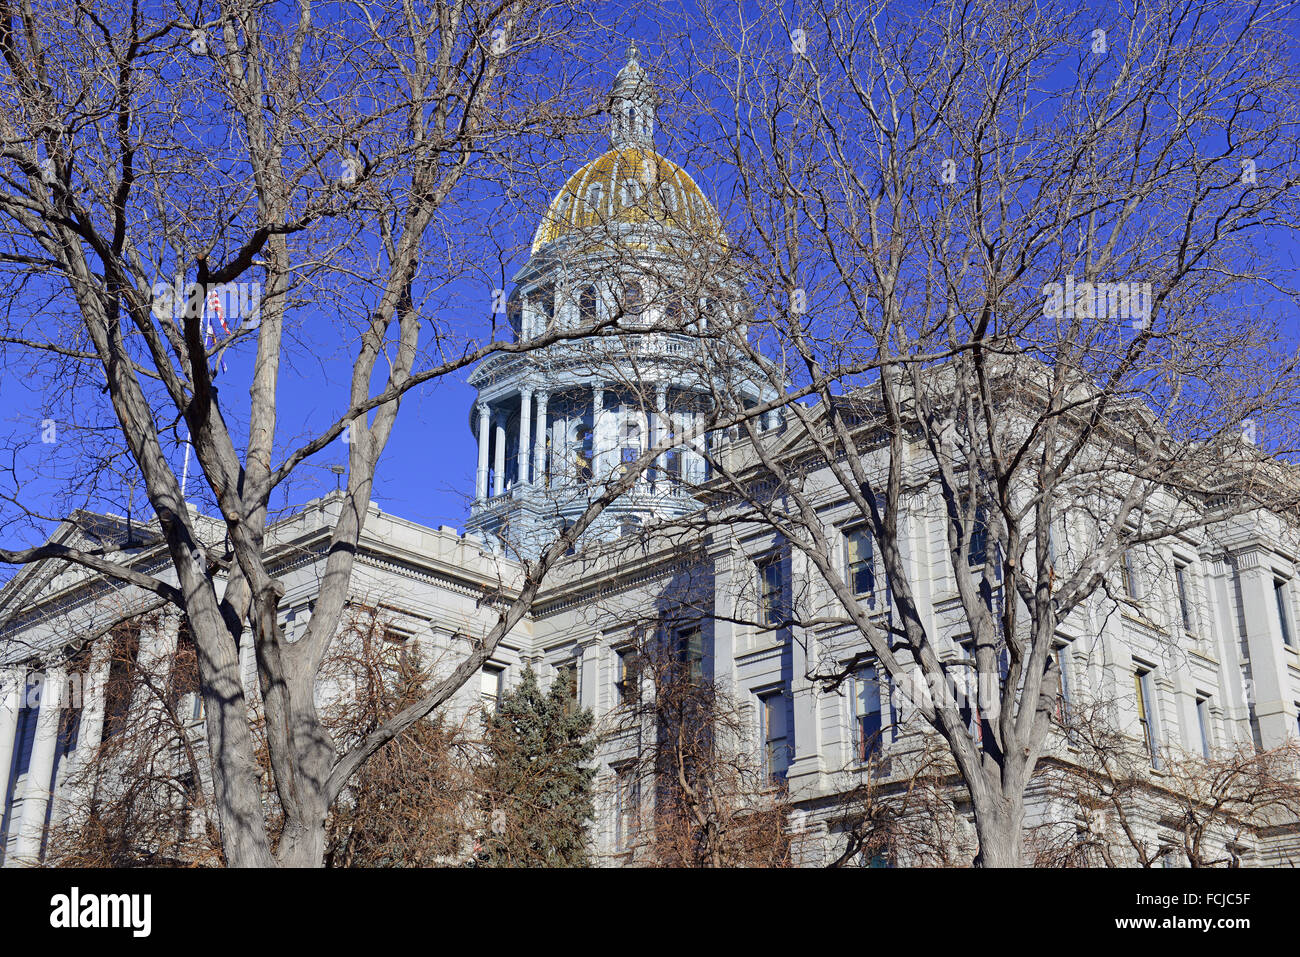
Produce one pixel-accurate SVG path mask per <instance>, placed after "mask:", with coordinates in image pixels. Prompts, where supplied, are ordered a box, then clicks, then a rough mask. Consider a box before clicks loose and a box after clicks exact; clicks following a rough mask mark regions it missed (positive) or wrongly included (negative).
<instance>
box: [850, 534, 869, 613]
mask: <svg viewBox="0 0 1300 957" xmlns="http://www.w3.org/2000/svg"><path fill="white" fill-rule="evenodd" d="M844 548H845V564H846V566H847V568H848V573H849V574H848V578H849V587H850V588H851V589H853V594H854V595H857V596H858V597H864V596H865V597H866V598H869V599H874V598H875V592H876V566H875V556H874V554H873V552H872V546H871V532H870V530H869V529H867V528H865V527H860V528H854V529H850V530H849V531H848V532H846V533H845V535H844ZM871 604H872V605H874V604H875V602H874V600H873V601H872V602H871Z"/></svg>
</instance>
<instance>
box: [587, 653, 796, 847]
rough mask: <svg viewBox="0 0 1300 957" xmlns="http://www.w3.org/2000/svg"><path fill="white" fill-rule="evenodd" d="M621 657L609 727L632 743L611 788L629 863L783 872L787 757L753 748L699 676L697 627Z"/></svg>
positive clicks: (738, 714) (731, 709)
mask: <svg viewBox="0 0 1300 957" xmlns="http://www.w3.org/2000/svg"><path fill="white" fill-rule="evenodd" d="M624 654H625V655H631V656H633V657H629V658H628V660H629V661H634V662H635V663H634V664H633V665H632V666H631V668H632V670H631V671H630V672H629V673H628V674H627V675H625V676H624V678H623V679H622V680H623V682H624V685H625V704H624V706H623V707H622V708H620V709H619V710H618V711H616V712H614V713H613V716H612V717H613V721H614V727H613V728H612V729H611V730H612V733H614V734H616V735H619V736H621V737H622V738H623V739H624V741H631V742H633V744H632V750H631V751H630V752H629V753H628V754H627V755H626V757H625V758H624V759H623V760H622V761H621V762H620V763H619V764H618V766H617V775H616V780H615V784H614V786H615V787H622V788H625V791H624V793H623V795H622V796H621V798H620V805H619V809H618V812H617V813H619V814H621V815H622V818H623V819H622V820H620V821H618V822H617V825H618V826H619V827H620V828H621V829H622V830H623V831H624V840H623V844H624V850H625V851H626V852H628V853H629V854H630V859H631V861H632V862H633V863H637V864H645V865H650V866H658V867H708V868H714V867H786V866H789V865H790V863H791V860H792V859H791V844H790V833H789V815H790V806H789V803H788V801H787V799H786V794H785V788H784V784H783V781H782V778H781V769H782V768H783V767H784V763H783V762H785V761H786V760H788V759H787V757H786V756H785V755H783V754H781V755H778V754H767V755H764V754H762V753H760V752H759V751H758V750H757V749H756V748H755V747H754V745H753V742H754V735H753V733H752V731H753V728H752V717H751V716H749V715H748V714H747V712H746V710H745V709H744V708H742V707H741V705H740V704H739V702H737V701H736V700H735V699H734V698H733V697H732V696H731V695H730V694H729V693H728V692H727V690H726V689H725V688H724V687H721V686H720V685H719V683H718V682H716V681H714V680H712V679H711V678H709V677H708V676H707V674H706V669H705V661H704V647H703V641H702V631H701V630H700V629H699V628H695V629H688V630H687V631H686V632H678V633H676V634H673V635H664V634H661V633H658V632H657V631H654V630H649V631H647V632H646V633H645V637H643V638H642V640H641V641H640V642H639V643H638V644H637V646H636V647H635V648H629V649H627V650H625V652H624Z"/></svg>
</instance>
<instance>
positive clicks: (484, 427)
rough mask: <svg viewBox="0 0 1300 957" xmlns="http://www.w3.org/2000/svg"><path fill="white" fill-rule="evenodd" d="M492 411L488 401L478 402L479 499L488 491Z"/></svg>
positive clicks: (475, 485)
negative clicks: (489, 422) (489, 424)
mask: <svg viewBox="0 0 1300 957" xmlns="http://www.w3.org/2000/svg"><path fill="white" fill-rule="evenodd" d="M491 416H492V411H491V410H490V409H489V408H488V407H487V403H486V402H479V403H478V475H477V478H476V480H475V482H474V497H475V498H477V499H478V500H479V501H482V500H483V499H485V498H487V493H488V442H489V440H490V439H491V435H490V433H489V432H488V421H489V420H490V419H491Z"/></svg>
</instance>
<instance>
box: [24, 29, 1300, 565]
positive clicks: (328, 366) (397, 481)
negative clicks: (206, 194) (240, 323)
mask: <svg viewBox="0 0 1300 957" xmlns="http://www.w3.org/2000/svg"><path fill="white" fill-rule="evenodd" d="M673 30H674V27H673V26H672V24H670V23H667V22H659V21H649V20H642V21H639V22H637V21H633V20H627V21H624V22H621V23H619V24H618V25H617V27H616V29H614V30H611V31H610V32H609V33H607V34H606V37H607V39H606V41H605V42H604V43H603V44H602V47H601V48H600V49H597V50H594V51H591V52H590V53H589V54H586V55H584V57H583V59H584V60H586V61H588V62H584V63H581V64H579V65H577V66H576V67H575V69H574V76H575V78H576V79H577V80H578V81H579V82H581V83H584V84H586V85H587V87H588V88H589V89H590V90H592V91H596V92H597V93H602V94H603V91H604V90H606V89H608V86H609V84H610V83H611V81H612V78H613V74H614V72H615V71H616V70H617V69H618V67H619V66H621V64H622V60H623V51H624V49H625V48H626V39H627V38H629V37H635V38H636V40H637V41H638V43H639V44H640V45H641V46H642V48H643V50H644V51H645V55H644V57H643V62H645V63H646V64H647V65H649V66H651V68H652V71H653V67H654V64H655V63H656V62H662V59H663V58H665V57H671V56H675V55H681V52H682V50H683V49H684V46H683V44H682V43H681V42H680V41H679V40H676V39H674V38H673ZM574 63H577V61H576V60H575V61H574ZM569 66H574V64H573V63H571V64H569ZM677 120H678V117H677V115H676V113H675V110H674V103H673V100H672V99H671V98H666V102H665V104H664V106H663V108H662V109H661V116H660V122H661V126H662V130H661V134H660V136H659V138H658V139H659V144H660V148H661V149H662V150H663V151H664V152H665V153H666V154H667V155H669V156H670V158H673V159H676V160H678V161H680V162H682V163H683V165H684V166H686V168H687V169H688V171H689V172H691V173H692V175H694V176H695V177H696V178H697V181H698V182H699V183H700V185H701V186H702V188H703V189H704V190H705V192H706V194H707V195H710V196H711V197H714V198H715V200H717V201H718V206H719V208H720V212H721V214H722V216H723V218H724V221H727V220H728V218H729V215H730V214H729V203H728V201H727V196H728V193H729V191H730V188H731V186H732V185H733V184H731V183H730V182H729V181H728V180H727V179H726V175H725V172H723V171H721V170H719V169H717V168H708V167H706V168H700V167H699V166H698V165H696V164H695V162H694V160H695V158H696V157H695V156H694V155H692V151H686V152H685V155H683V153H682V152H680V151H678V150H675V149H674V147H673V143H674V141H675V140H676V139H678V136H677V130H676V128H675V123H676V122H677ZM685 139H686V140H690V139H691V137H689V136H688V137H685ZM606 148H607V143H606V140H605V137H604V133H603V123H601V122H599V121H592V122H590V123H588V124H587V125H586V127H585V128H584V130H583V131H582V132H581V133H579V134H575V135H574V136H572V137H571V142H570V144H569V147H568V149H567V150H566V151H565V152H567V154H568V157H567V160H566V162H565V163H563V164H558V165H555V166H552V167H549V168H546V169H544V170H543V176H542V178H543V180H544V182H543V183H541V184H539V185H538V186H537V187H536V189H535V190H533V191H531V192H532V193H533V195H531V197H524V198H519V197H516V198H510V197H507V196H505V195H504V194H502V193H501V192H497V193H495V194H493V193H492V192H490V191H489V192H487V193H484V194H482V195H479V196H476V197H475V198H474V199H473V200H472V201H471V202H469V203H467V205H466V206H465V207H464V208H463V209H461V210H460V211H459V213H458V214H459V215H462V216H473V215H474V214H475V211H476V209H477V210H479V211H483V212H489V211H490V212H491V214H492V215H493V216H495V217H496V218H497V219H498V222H499V226H498V227H497V234H496V235H495V240H496V242H497V244H498V245H499V246H500V250H501V251H500V257H499V260H498V261H492V262H480V263H478V269H477V271H476V272H475V273H471V274H469V275H467V276H465V277H463V278H461V279H458V280H457V281H455V282H452V283H450V284H448V285H447V286H445V287H444V288H442V289H440V290H439V291H438V293H437V299H436V306H437V314H438V315H439V316H440V317H441V319H442V321H444V322H446V323H448V324H449V325H450V326H451V327H452V328H455V329H457V330H459V331H460V332H461V333H463V334H464V335H465V336H470V335H483V334H486V333H487V331H488V330H489V327H490V323H491V321H492V317H491V308H490V303H491V297H492V290H493V288H494V287H495V286H497V285H499V284H500V276H501V274H502V271H503V270H504V272H505V275H506V276H509V275H512V274H513V273H514V271H515V270H516V269H518V268H519V267H520V266H521V265H522V264H523V262H524V259H525V257H526V252H527V247H528V244H529V242H530V241H531V238H532V232H533V230H534V228H535V226H536V224H537V221H538V218H539V216H540V212H541V210H542V209H543V208H544V206H545V204H546V202H547V201H548V200H549V198H550V197H551V196H552V195H553V193H554V191H555V190H556V189H557V188H558V187H559V186H560V185H561V184H562V183H563V181H564V179H565V178H566V177H567V176H568V174H569V173H571V172H572V171H573V169H574V168H576V165H577V163H578V162H579V159H580V158H581V157H588V158H589V157H594V156H596V155H598V154H599V153H600V152H602V151H603V150H604V149H606ZM447 239H448V240H450V241H451V242H453V243H454V241H455V238H454V234H452V233H449V234H448V235H447ZM439 241H440V239H439V237H436V236H435V237H432V238H431V240H430V243H431V258H433V259H436V258H437V252H438V249H437V243H438V242H439ZM1270 253H1271V255H1272V256H1273V259H1274V263H1275V265H1276V267H1277V268H1278V272H1279V273H1280V274H1282V275H1284V276H1286V278H1285V279H1284V280H1283V281H1284V282H1285V283H1289V284H1291V285H1296V284H1297V282H1296V277H1297V275H1300V244H1297V242H1296V240H1295V236H1294V233H1291V234H1289V235H1288V234H1285V233H1278V234H1277V235H1276V237H1275V240H1274V243H1273V244H1272V246H1271V249H1270ZM330 309H331V304H330V303H328V302H322V303H319V304H318V310H319V311H318V320H317V317H315V316H312V315H307V316H305V317H303V321H302V322H301V323H300V331H299V334H300V336H301V337H302V339H303V342H304V348H303V349H301V350H299V352H298V353H297V354H296V355H295V356H294V357H293V358H292V361H290V362H287V363H286V365H285V366H284V368H283V369H282V373H281V387H280V395H281V404H280V422H281V429H280V432H281V434H280V440H281V442H282V443H287V442H289V441H290V440H293V439H298V440H301V437H302V436H304V435H307V434H310V433H311V432H313V431H315V430H317V429H319V428H320V427H322V426H324V425H326V424H327V423H329V422H331V421H333V420H334V418H335V417H336V416H337V415H338V413H339V412H340V410H341V406H342V398H343V396H344V395H345V390H346V385H347V381H348V377H349V374H350V368H351V359H352V350H351V349H349V348H348V343H347V342H346V340H344V339H342V338H340V336H339V331H338V330H339V328H340V326H339V324H338V323H337V321H336V320H337V318H338V317H336V316H334V315H331V313H330ZM1273 314H1274V315H1278V316H1280V317H1282V318H1281V321H1283V322H1284V323H1286V324H1287V325H1288V326H1289V328H1290V332H1291V333H1292V335H1293V338H1295V339H1297V340H1300V319H1298V318H1297V314H1296V311H1295V309H1294V307H1293V306H1291V307H1286V306H1285V304H1283V305H1282V306H1279V307H1277V308H1276V310H1275V311H1273ZM425 341H426V342H427V338H426V340H425ZM251 357H252V346H251V344H245V345H243V346H241V347H239V348H237V349H234V350H232V351H231V352H230V353H229V354H228V355H227V357H226V361H227V366H228V368H227V371H224V372H223V373H222V374H221V375H220V377H219V379H218V382H217V384H218V386H219V387H220V388H221V389H222V390H223V402H224V403H225V404H226V406H227V408H228V409H229V412H228V417H229V418H230V419H232V420H238V419H240V418H241V416H240V413H239V409H240V406H241V400H243V397H244V396H245V395H246V392H245V390H246V386H247V382H248V373H249V363H250V361H251ZM467 375H468V370H466V371H464V372H461V373H457V374H454V375H451V376H448V377H446V378H444V379H442V380H440V381H437V382H435V383H431V384H428V385H425V386H423V387H421V388H419V389H417V390H415V391H414V392H412V393H410V394H408V396H407V397H406V398H405V400H404V402H403V406H402V410H401V413H400V415H399V416H398V420H397V425H396V427H395V429H394V431H393V434H392V438H391V440H390V442H389V444H388V448H387V450H386V452H385V454H384V458H383V460H382V461H381V463H380V467H379V470H378V473H377V476H376V485H375V491H374V499H375V501H376V502H377V504H378V505H379V506H380V507H381V508H382V509H384V510H385V511H389V512H393V513H396V514H399V515H401V516H403V517H406V518H409V519H411V520H414V521H417V522H421V523H424V524H427V525H432V526H438V525H451V526H453V527H457V528H462V527H463V525H464V521H465V518H466V516H467V513H468V508H469V501H470V496H471V495H472V491H473V487H474V470H475V463H476V451H475V442H474V437H473V435H472V434H471V431H470V428H469V409H470V406H471V404H472V403H473V401H474V393H473V390H472V389H470V388H469V387H468V385H467V384H466V377H467ZM46 395H47V392H46V389H45V384H44V383H39V382H36V381H34V380H32V379H31V378H30V377H28V376H27V375H25V373H24V370H23V369H21V368H13V367H9V368H7V369H4V370H3V373H2V374H0V431H5V432H7V433H8V434H10V435H23V436H31V437H34V436H36V435H38V434H39V430H40V424H41V422H42V421H43V420H44V419H45V418H46V417H47V416H48V415H49V414H50V413H49V412H48V405H49V403H48V402H47V401H46V399H45V396H46ZM235 431H236V435H237V436H238V435H240V434H241V432H240V430H239V429H236V430H235ZM171 452H172V455H173V461H174V462H175V463H176V467H177V470H178V472H179V470H180V463H181V459H182V450H181V448H180V447H179V446H172V449H171ZM345 461H346V455H345V449H344V447H343V446H342V444H341V443H336V444H335V447H334V448H332V449H331V450H329V451H327V452H325V453H322V454H320V455H318V456H316V457H315V458H314V459H313V460H312V461H311V462H309V463H308V464H307V465H306V466H305V467H304V468H303V469H302V470H300V474H299V478H298V479H297V480H296V481H295V482H294V484H293V485H292V486H290V487H288V488H286V489H285V490H284V493H285V494H284V495H283V496H281V497H279V498H278V499H277V500H276V501H275V503H274V504H275V505H276V506H277V507H281V508H282V507H285V506H294V505H298V504H301V503H302V502H304V501H306V500H307V499H309V498H312V497H314V496H316V495H319V494H322V493H324V492H326V491H329V490H332V489H333V488H334V487H335V484H336V481H337V479H336V477H335V476H334V475H333V474H331V473H330V471H329V469H328V467H329V466H330V465H332V464H336V463H340V464H341V463H343V462H345ZM7 464H8V463H0V468H3V467H5V466H7ZM15 464H16V465H17V471H18V474H19V476H20V477H21V480H22V481H24V482H27V481H34V483H35V484H34V486H33V487H34V488H36V489H37V490H46V489H49V488H53V487H54V485H53V484H52V483H53V481H54V480H55V479H57V476H58V473H59V469H60V468H61V467H64V466H67V467H75V465H76V463H74V462H64V463H62V465H61V464H60V463H59V452H58V451H55V450H51V449H50V447H49V446H40V445H38V444H33V445H32V446H31V447H30V448H29V449H28V450H27V452H25V453H24V454H23V455H21V456H20V457H19V460H18V462H17V463H15ZM11 483H12V478H2V479H0V484H3V487H4V489H5V491H9V489H10V487H11ZM106 484H107V485H111V484H112V483H106ZM196 486H197V482H195V481H194V480H193V479H192V480H191V490H193V489H194V488H195V487H196ZM127 500H128V496H127V495H126V494H123V493H121V492H120V491H119V492H116V493H114V492H108V493H106V494H104V495H102V496H100V497H99V498H98V500H97V501H98V507H101V508H102V509H103V510H106V511H113V512H117V513H122V512H124V511H125V510H126V502H127ZM46 501H48V499H47V500H46ZM135 501H136V503H137V505H136V508H137V513H136V514H137V515H141V514H142V512H141V511H140V510H143V509H144V508H145V503H144V501H143V497H142V496H141V495H139V494H138V493H137V494H136V496H135ZM49 504H50V506H51V507H50V511H51V512H53V511H54V506H55V503H52V502H51V503H49ZM15 517H16V515H15V513H14V511H13V509H12V507H11V506H8V505H4V504H0V520H3V521H0V524H6V525H8V522H9V520H11V519H13V518H15ZM45 527H46V528H48V524H46V525H45ZM38 538H39V536H38V535H36V534H35V530H34V529H33V528H31V527H29V526H23V525H12V526H9V527H6V528H5V529H4V531H3V532H0V544H3V545H5V546H9V547H15V546H24V545H32V544H36V542H37V540H38Z"/></svg>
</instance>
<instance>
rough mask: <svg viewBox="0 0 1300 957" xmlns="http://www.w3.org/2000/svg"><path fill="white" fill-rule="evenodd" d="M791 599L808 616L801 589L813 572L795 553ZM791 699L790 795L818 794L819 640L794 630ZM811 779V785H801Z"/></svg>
mask: <svg viewBox="0 0 1300 957" xmlns="http://www.w3.org/2000/svg"><path fill="white" fill-rule="evenodd" d="M789 567H790V581H789V588H790V596H789V599H788V600H789V602H790V607H791V608H792V609H799V612H800V613H801V614H802V613H806V612H807V610H808V609H806V608H800V604H801V603H800V599H801V598H803V597H804V596H803V595H802V594H801V589H806V588H808V587H809V585H810V583H811V575H812V569H810V568H809V567H808V560H807V558H806V557H805V556H804V554H803V553H802V552H800V551H797V550H794V549H792V550H791V555H790V566H789ZM789 641H790V662H791V666H790V698H791V702H792V704H793V712H794V727H793V729H792V730H793V731H794V749H793V750H794V760H793V761H791V763H790V770H789V772H788V776H789V781H790V792H791V794H794V793H795V792H796V791H797V790H801V789H802V788H809V789H811V790H812V791H814V792H815V791H816V790H817V789H818V786H819V785H820V780H819V777H820V775H821V773H822V772H823V771H824V770H825V767H824V764H823V759H822V746H821V743H822V742H821V739H822V735H821V730H822V729H821V708H820V704H821V702H820V701H819V700H818V696H817V689H816V687H815V686H814V685H813V683H812V681H810V680H809V678H808V675H809V674H810V673H811V672H812V671H813V670H815V668H816V665H817V639H816V637H815V636H814V635H813V634H812V633H811V632H810V631H809V630H808V629H805V628H797V627H796V628H792V629H791V630H790V638H789ZM805 776H808V777H807V779H806V780H807V783H804V782H802V781H798V779H799V778H804V777H805Z"/></svg>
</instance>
